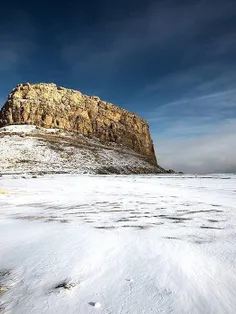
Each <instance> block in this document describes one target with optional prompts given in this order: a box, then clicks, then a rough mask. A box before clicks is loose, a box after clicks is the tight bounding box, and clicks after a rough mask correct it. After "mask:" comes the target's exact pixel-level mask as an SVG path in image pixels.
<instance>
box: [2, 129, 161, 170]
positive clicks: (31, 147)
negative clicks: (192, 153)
mask: <svg viewBox="0 0 236 314" xmlns="http://www.w3.org/2000/svg"><path fill="white" fill-rule="evenodd" d="M0 147H1V150H0V173H49V172H53V173H55V172H56V173H60V172H67V173H88V174H110V173H116V174H131V173H137V174H138V173H160V172H164V169H162V168H160V167H158V166H154V165H153V164H151V163H150V162H149V159H148V158H147V157H146V156H143V155H140V154H138V153H136V152H134V151H133V150H131V149H128V148H125V147H123V148H122V147H120V146H119V145H117V144H115V143H110V144H109V145H104V144H102V143H101V142H100V141H99V140H97V139H89V138H87V137H85V136H83V135H80V134H77V133H73V132H67V131H62V130H59V129H45V128H41V127H36V126H33V125H10V126H7V127H3V128H1V129H0Z"/></svg>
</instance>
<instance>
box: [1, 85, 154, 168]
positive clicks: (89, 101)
mask: <svg viewBox="0 0 236 314" xmlns="http://www.w3.org/2000/svg"><path fill="white" fill-rule="evenodd" d="M11 124H33V125H36V126H39V127H43V128H58V129H62V130H65V131H70V132H75V133H79V134H82V135H84V136H86V137H88V138H97V139H99V141H100V142H101V143H103V144H109V143H116V144H118V145H119V146H121V147H127V148H128V149H132V150H133V151H135V152H136V153H139V154H141V155H143V156H145V157H146V158H147V160H148V161H149V162H150V164H152V165H154V166H157V160H156V156H155V152H154V147H153V142H152V139H151V136H150V132H149V126H148V123H147V122H146V121H145V120H143V119H142V118H141V117H139V116H138V115H136V114H133V113H131V112H129V111H127V110H124V109H121V108H119V107H117V106H115V105H113V104H110V103H108V102H106V101H102V100H100V98H99V97H96V96H87V95H84V94H82V93H81V92H79V91H75V90H72V89H67V88H64V87H59V86H56V85H55V84H52V83H51V84H46V83H40V84H32V85H31V84H29V83H26V84H19V85H17V87H16V88H14V89H13V90H12V92H11V93H10V94H9V96H8V99H7V101H6V103H5V105H4V106H3V108H2V110H1V111H0V127H3V126H6V125H11Z"/></svg>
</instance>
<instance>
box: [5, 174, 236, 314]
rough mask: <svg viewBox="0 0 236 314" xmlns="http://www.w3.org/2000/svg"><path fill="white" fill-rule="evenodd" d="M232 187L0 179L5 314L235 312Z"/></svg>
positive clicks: (199, 182)
mask: <svg viewBox="0 0 236 314" xmlns="http://www.w3.org/2000/svg"><path fill="white" fill-rule="evenodd" d="M235 186H236V176H233V175H217V176H205V177H204V176H202V177H194V176H181V177H180V176H109V177H107V176H89V175H88V176H79V175H47V176H45V177H38V178H36V179H33V178H28V179H27V178H26V179H23V178H21V177H20V176H18V177H17V176H16V177H9V176H3V178H2V179H0V288H1V289H0V297H1V307H2V313H14V314H25V313H30V314H34V313H35V314H39V313H46V314H54V313H57V314H64V313H70V314H77V313H83V314H84V313H109V314H117V313H118V314H122V313H123V314H125V313H131V314H135V313H137V314H140V313H143V314H149V313H178V314H187V313H191V314H195V313H196V314H202V313H207V314H208V313H212V314H213V313H214V314H217V313H218V314H224V313H225V314H226V313H227V314H234V313H236V293H235V291H236V264H235V259H236V241H235V240H236V190H235ZM1 191H2V192H1ZM95 305H96V306H95Z"/></svg>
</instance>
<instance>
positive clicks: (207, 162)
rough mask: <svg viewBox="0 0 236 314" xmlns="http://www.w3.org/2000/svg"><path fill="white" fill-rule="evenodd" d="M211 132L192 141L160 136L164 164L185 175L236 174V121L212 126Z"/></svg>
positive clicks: (184, 138)
mask: <svg viewBox="0 0 236 314" xmlns="http://www.w3.org/2000/svg"><path fill="white" fill-rule="evenodd" d="M185 127H186V126H185ZM186 131H188V130H185V132H186ZM209 131H210V132H208V133H206V134H204V135H199V134H198V135H197V136H196V135H195V136H190V137H167V138H166V137H164V136H162V135H160V136H158V135H156V136H155V137H154V142H155V144H156V150H157V152H158V160H159V162H160V164H161V165H162V166H163V167H166V168H172V169H175V170H178V171H184V172H185V173H210V172H236V119H232V120H224V121H223V122H221V123H217V125H212V126H211V128H210V130H209Z"/></svg>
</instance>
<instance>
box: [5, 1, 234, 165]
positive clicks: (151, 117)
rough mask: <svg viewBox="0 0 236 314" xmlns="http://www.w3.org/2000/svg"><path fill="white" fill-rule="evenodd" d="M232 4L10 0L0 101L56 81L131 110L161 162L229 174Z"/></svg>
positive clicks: (231, 148)
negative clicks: (22, 87)
mask: <svg viewBox="0 0 236 314" xmlns="http://www.w3.org/2000/svg"><path fill="white" fill-rule="evenodd" d="M235 56H236V1H235V0H224V1H223V0H201V1H187V0H186V1H184V0H180V1H174V0H172V1H169V0H165V1H151V0H136V1H134V0H126V1H125V0H119V1H118V0H115V1H108V0H104V1H83V2H82V1H65V2H64V3H62V2H61V3H60V2H59V1H57V2H56V1H50V0H49V1H40V2H32V1H27V0H26V1H8V2H6V1H5V2H4V3H3V4H1V13H0V73H1V76H0V79H1V84H0V104H1V105H3V103H4V100H5V98H6V96H7V94H8V93H9V92H10V91H11V90H12V88H13V87H14V86H15V85H16V84H18V83H19V82H32V83H36V82H55V83H56V84H58V85H62V86H65V87H69V88H73V89H77V90H80V91H82V92H83V93H86V94H91V95H98V96H100V97H101V98H102V99H105V100H108V101H110V102H113V103H116V104H117V105H119V106H121V107H124V108H126V109H128V110H131V111H134V112H137V113H139V114H140V115H142V116H143V117H144V118H145V119H147V120H148V121H149V123H150V126H151V131H152V134H153V138H154V142H155V146H156V152H157V156H158V159H159V160H160V163H161V164H162V165H164V166H166V167H173V168H176V169H177V170H184V171H236V144H235V143H236V103H235V99H236V57H235Z"/></svg>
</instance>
